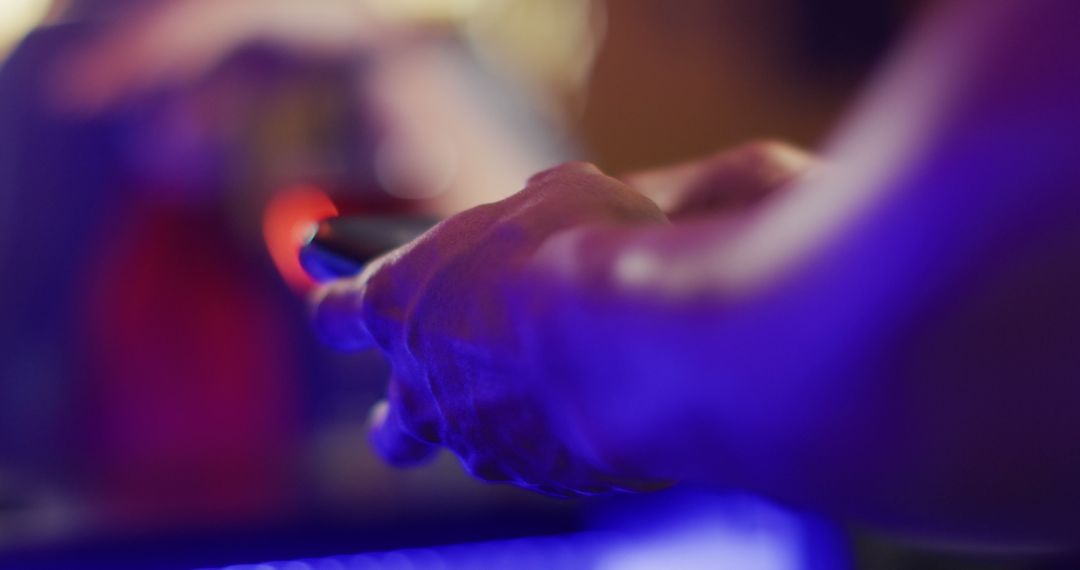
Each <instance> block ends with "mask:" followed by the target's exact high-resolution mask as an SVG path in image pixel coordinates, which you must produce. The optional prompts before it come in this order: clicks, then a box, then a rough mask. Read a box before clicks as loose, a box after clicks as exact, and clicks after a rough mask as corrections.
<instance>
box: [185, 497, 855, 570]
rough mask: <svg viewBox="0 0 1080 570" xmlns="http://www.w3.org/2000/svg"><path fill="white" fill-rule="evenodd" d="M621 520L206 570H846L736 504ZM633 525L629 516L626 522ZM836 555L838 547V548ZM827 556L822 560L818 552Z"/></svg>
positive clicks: (826, 540)
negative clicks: (608, 525) (598, 527)
mask: <svg viewBox="0 0 1080 570" xmlns="http://www.w3.org/2000/svg"><path fill="white" fill-rule="evenodd" d="M695 502H697V505H696V508H694V509H687V508H686V507H685V506H683V507H680V508H678V509H675V514H674V515H672V514H670V513H669V514H665V513H663V512H661V511H656V512H653V513H651V516H650V517H649V519H651V520H649V521H643V520H641V519H636V520H626V519H624V517H622V516H619V517H617V518H619V519H623V523H624V526H623V527H616V528H614V529H612V530H603V531H591V532H582V533H577V534H568V535H561V536H547V537H529V538H521V539H513V540H500V541H492V542H477V543H467V544H455V545H448V546H437V547H430V548H416V549H405V550H393V551H387V552H371V553H363V554H354V555H343V556H331V557H326V558H308V559H301V560H292V561H273V562H262V563H258V564H241V565H234V566H226V567H224V568H217V569H203V570H487V569H503V568H512V569H515V570H541V569H542V570H656V569H666V568H672V569H679V570H705V569H716V568H721V569H735V570H843V569H846V568H850V564H849V562H848V561H847V560H846V556H845V555H843V554H837V552H839V551H838V550H837V549H836V548H834V547H835V546H837V544H835V543H834V542H833V538H835V537H831V536H829V533H825V534H822V533H820V532H817V531H814V530H812V529H813V527H814V524H813V523H809V522H808V521H806V520H804V519H802V518H800V517H796V516H792V515H790V514H788V513H786V512H785V511H782V510H779V509H774V508H771V507H767V506H763V505H761V504H759V503H757V502H756V501H748V500H745V499H740V500H736V501H732V500H726V501H723V502H713V501H710V500H709V499H707V498H701V497H698V498H696V499H695ZM628 518H630V519H634V517H628ZM840 550H843V547H842V546H840ZM823 552H824V553H828V555H827V556H822V553H823Z"/></svg>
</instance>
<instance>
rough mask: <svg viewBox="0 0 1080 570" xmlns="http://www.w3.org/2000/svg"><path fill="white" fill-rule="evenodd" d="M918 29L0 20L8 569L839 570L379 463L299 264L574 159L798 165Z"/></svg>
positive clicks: (697, 521) (242, 8)
mask: <svg viewBox="0 0 1080 570" xmlns="http://www.w3.org/2000/svg"><path fill="white" fill-rule="evenodd" d="M915 4H916V3H913V2H900V1H896V2H861V1H858V0H803V1H799V0H768V1H762V0H724V1H713V0H684V1H680V2H677V3H675V2H669V1H665V0H618V1H612V2H609V3H607V4H606V5H605V4H601V3H599V2H587V1H584V0H409V1H405V0H367V1H365V0H304V1H299V0H65V1H57V2H46V1H45V0H4V1H3V3H2V4H0V58H3V64H2V67H0V568H18V569H20V570H28V569H34V568H65V569H70V568H139V569H146V568H192V567H212V566H227V565H229V564H243V563H259V561H265V560H282V561H286V562H280V563H272V564H271V563H267V564H263V565H261V566H254V567H257V568H260V569H262V568H296V569H301V568H353V567H357V568H361V567H362V568H370V567H386V568H426V567H432V568H444V567H445V568H456V567H462V564H463V565H465V566H464V567H473V568H475V567H512V566H513V565H510V564H503V563H502V562H499V561H505V560H513V561H514V562H515V563H517V562H519V561H522V563H523V564H524V561H528V560H533V561H537V562H536V564H538V565H539V566H536V567H546V568H571V567H582V568H653V567H660V566H657V565H658V564H659V565H661V566H664V565H666V566H668V567H681V568H690V567H717V565H723V564H725V563H726V564H729V565H730V566H729V567H738V568H768V569H774V568H775V569H796V568H838V567H839V568H842V567H845V566H846V565H847V560H846V557H845V555H844V553H843V550H844V548H845V546H844V545H843V543H842V542H839V541H838V538H837V537H838V535H837V534H836V529H835V528H834V527H832V526H830V525H829V524H828V523H826V522H822V521H814V520H810V519H807V518H805V517H803V516H801V515H797V514H794V513H789V512H786V511H783V510H782V509H778V508H776V507H774V506H770V505H766V504H764V503H760V502H757V501H755V500H753V499H749V498H741V499H723V498H716V497H714V496H712V495H693V496H691V497H690V498H689V499H686V498H682V497H683V495H680V494H660V495H657V496H655V497H649V498H642V497H623V498H617V499H603V500H595V501H581V502H575V503H569V502H560V501H555V500H551V499H545V498H542V497H537V496H534V495H531V494H529V493H526V492H524V491H519V490H516V489H512V488H506V487H499V486H489V485H485V484H482V483H479V482H476V481H473V480H471V479H469V478H468V477H467V476H465V475H464V474H463V473H462V471H461V469H460V468H459V467H458V466H457V465H456V464H455V463H454V462H453V461H452V460H451V459H449V458H447V457H443V458H442V459H441V460H440V461H438V462H436V464H435V465H433V466H431V467H428V468H425V469H420V470H417V471H409V472H404V471H396V470H391V469H389V468H386V467H384V466H382V465H381V464H380V463H379V462H378V461H377V459H375V457H374V456H373V455H372V454H371V453H370V452H369V450H368V449H367V447H366V445H365V443H364V441H365V440H364V426H363V420H364V417H365V414H366V411H367V409H368V408H369V407H370V405H371V404H372V403H373V402H374V401H375V400H376V399H377V398H378V397H379V396H380V394H381V392H382V391H383V389H384V383H385V375H386V373H387V370H386V367H385V365H384V363H383V362H382V361H381V360H380V359H379V357H378V356H377V355H374V354H364V355H341V354H336V353H333V352H331V351H329V350H327V349H325V348H323V347H321V346H320V344H319V342H318V340H317V339H315V338H314V337H313V335H312V334H311V333H310V332H309V330H308V327H307V324H306V314H305V311H306V309H305V306H304V301H303V299H302V296H301V295H300V294H299V293H302V292H303V291H305V290H306V289H307V288H309V287H310V286H311V282H310V280H308V279H307V278H306V277H305V276H304V274H303V272H302V271H301V269H300V267H299V265H298V264H297V263H296V260H295V253H296V251H295V247H298V244H299V235H300V234H301V233H302V231H303V229H304V228H306V227H307V226H308V225H309V224H310V222H312V221H315V220H316V219H319V218H322V217H325V216H328V215H332V214H334V213H342V214H351V213H359V214H364V213H380V214H385V213H390V214H410V215H424V216H436V217H438V216H446V215H449V214H452V213H454V212H456V211H460V210H461V209H464V208H467V207H469V206H473V205H476V204H479V203H483V202H487V201H491V200H495V199H498V198H500V197H502V196H505V195H508V194H509V193H511V192H513V191H515V190H516V189H517V188H519V187H520V186H521V184H522V183H523V182H524V180H525V179H526V178H527V177H528V176H529V175H530V174H532V173H533V172H535V171H537V170H540V169H543V168H545V167H547V166H550V165H552V164H555V163H557V162H560V161H562V160H566V159H571V158H588V159H592V160H595V161H597V162H599V163H600V164H601V166H602V167H604V168H606V169H610V170H614V171H616V172H618V171H627V170H631V169H637V168H644V167H649V166H653V165H656V164H661V163H664V162H667V161H671V160H676V159H685V158H688V157H691V156H693V155H696V154H702V153H707V152H711V151H713V150H716V149H719V148H722V147H725V146H729V145H732V144H737V143H741V142H744V141H745V140H747V139H751V138H759V137H762V136H774V137H779V138H785V139H790V140H794V141H796V142H800V143H804V144H808V145H812V144H814V143H815V142H816V141H818V140H820V138H821V137H822V136H824V135H825V134H826V132H827V129H828V127H829V126H830V125H831V124H832V123H833V122H834V121H835V120H836V119H837V118H838V115H839V113H840V111H841V110H842V109H843V108H844V107H845V106H846V105H847V104H848V103H849V102H850V100H851V98H852V96H853V94H854V93H855V91H856V89H857V86H858V85H859V84H860V83H861V81H862V80H863V79H864V78H865V76H866V74H867V73H868V71H869V70H870V69H871V68H872V66H873V65H874V64H875V63H876V62H877V61H878V60H879V58H880V57H881V55H882V54H883V53H884V51H885V50H886V48H887V47H888V46H889V45H890V44H891V43H892V41H893V39H894V37H895V35H896V33H897V31H898V30H900V29H901V28H902V27H903V25H904V24H905V22H906V21H907V20H908V19H909V17H910V15H911V14H912V13H913V12H914V9H915ZM695 505H696V506H695ZM613 520H622V521H624V524H623V525H622V526H619V525H613V524H612V522H611V521H613ZM650 520H651V521H654V522H653V523H648V522H647V521H650ZM655 521H665V522H664V523H663V524H656V523H655ZM531 535H564V536H565V537H566V538H561V539H560V538H550V539H545V538H537V539H527V538H523V537H528V536H531ZM463 541H464V542H476V543H477V544H474V545H472V546H467V547H466V546H462V547H460V548H459V547H454V546H446V545H449V544H452V543H457V542H463ZM718 545H719V546H718ZM721 546H722V547H721ZM402 549H405V550H402ZM886 550H887V549H886ZM365 551H379V552H382V554H377V555H376V554H372V555H358V554H357V553H362V552H365ZM881 551H882V549H870V550H866V549H863V550H862V551H860V552H862V553H863V554H861V556H863V558H865V559H867V560H871V561H872V562H870V564H871V566H868V567H875V568H881V567H884V566H882V565H881V560H882V559H883V557H884V558H888V559H890V560H892V559H896V557H895V556H892V555H891V554H890V555H880V554H878V553H879V552H881ZM890 552H891V551H890ZM530 553H531V554H530ZM823 553H825V554H823ZM458 554H461V556H463V557H464V558H460V557H459V558H455V556H458ZM346 555H348V556H346ZM563 555H565V556H566V558H558V557H559V556H563ZM552 556H555V557H556V558H554V559H553V558H551V557H552ZM470 557H472V558H470ZM530 557H531V558H530ZM545 557H547V558H545ZM288 560H292V561H291V562H288ZM455 560H456V561H457V562H455ZM550 560H557V562H555V563H552V564H554V565H551V564H548V563H547V562H545V561H550ZM492 561H494V562H492ZM665 561H667V562H665ZM734 561H737V562H734ZM459 562H460V564H458V563H459ZM694 564H698V566H694ZM534 566H535V565H534ZM518 567H520V566H518ZM952 567H959V566H952Z"/></svg>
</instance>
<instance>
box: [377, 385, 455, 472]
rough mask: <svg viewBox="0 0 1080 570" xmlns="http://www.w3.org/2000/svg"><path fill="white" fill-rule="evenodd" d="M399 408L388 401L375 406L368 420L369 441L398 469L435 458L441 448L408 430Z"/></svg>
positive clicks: (381, 455) (383, 457) (382, 456)
mask: <svg viewBox="0 0 1080 570" xmlns="http://www.w3.org/2000/svg"><path fill="white" fill-rule="evenodd" d="M400 414H401V410H400V408H399V407H398V406H392V405H390V403H389V402H387V401H386V400H382V401H380V402H379V403H377V404H375V407H373V408H372V409H371V415H370V416H369V419H368V424H369V431H368V441H369V442H370V443H371V446H372V447H373V448H374V449H375V453H377V454H378V455H379V457H381V458H382V459H383V460H384V461H386V462H387V463H389V464H390V465H393V466H395V467H411V466H414V465H419V464H421V463H424V462H426V461H428V460H430V459H431V458H433V457H434V456H435V452H436V451H438V449H439V448H438V446H437V445H433V444H430V443H428V442H426V441H423V440H421V439H419V438H417V437H416V436H414V435H413V434H412V433H410V432H409V430H407V429H406V428H405V423H404V422H403V421H402V418H401V415H400Z"/></svg>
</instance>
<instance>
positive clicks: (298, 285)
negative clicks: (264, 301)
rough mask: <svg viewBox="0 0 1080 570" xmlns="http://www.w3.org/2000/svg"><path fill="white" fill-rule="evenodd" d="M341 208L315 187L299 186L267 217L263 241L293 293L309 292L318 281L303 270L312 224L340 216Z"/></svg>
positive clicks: (273, 203) (268, 211)
mask: <svg viewBox="0 0 1080 570" xmlns="http://www.w3.org/2000/svg"><path fill="white" fill-rule="evenodd" d="M337 214H338V209H337V207H335V206H334V203H333V202H331V201H330V198H328V197H327V196H326V194H325V193H323V192H322V191H320V190H319V189H317V188H315V187H313V186H298V187H295V188H292V189H290V190H287V191H285V192H282V193H281V194H279V195H277V196H276V197H275V198H274V199H273V200H272V201H271V202H270V204H269V205H268V206H267V207H266V213H265V214H264V216H263V238H264V239H265V240H266V247H267V249H269V251H270V257H271V258H272V259H273V260H274V264H275V265H276V266H277V268H278V272H280V273H281V276H282V277H283V278H284V279H285V281H286V282H287V283H288V284H289V286H290V287H292V288H293V289H295V290H297V291H300V292H306V291H308V290H310V289H311V288H312V287H313V286H314V285H315V281H314V280H312V279H311V277H309V276H308V275H307V273H306V272H304V268H303V267H301V266H300V258H299V253H300V247H301V246H302V245H303V242H304V239H305V238H306V233H307V231H308V230H309V229H310V228H311V226H312V224H314V223H315V222H318V221H320V220H323V219H326V218H330V217H333V216H336V215H337Z"/></svg>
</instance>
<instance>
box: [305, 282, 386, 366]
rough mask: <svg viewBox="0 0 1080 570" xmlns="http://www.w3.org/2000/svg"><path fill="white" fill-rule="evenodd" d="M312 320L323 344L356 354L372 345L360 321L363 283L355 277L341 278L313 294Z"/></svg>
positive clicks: (369, 336)
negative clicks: (355, 352)
mask: <svg viewBox="0 0 1080 570" xmlns="http://www.w3.org/2000/svg"><path fill="white" fill-rule="evenodd" d="M310 303H311V321H312V325H313V326H314V327H315V332H316V334H317V335H318V336H319V339H320V340H322V341H323V342H324V343H325V344H327V345H329V346H332V347H334V348H337V349H338V350H347V351H356V350H366V349H369V348H373V347H374V345H375V342H374V340H373V339H372V337H371V334H370V333H369V332H368V329H367V326H366V325H365V324H364V319H363V312H362V308H363V303H364V284H363V283H362V282H358V280H357V279H356V278H350V279H340V280H337V281H333V282H331V283H329V284H327V285H324V286H322V287H319V288H318V289H316V290H315V291H314V292H312V294H311V297H310Z"/></svg>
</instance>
